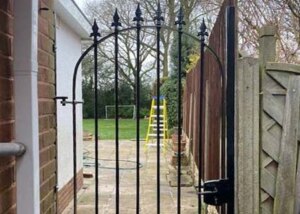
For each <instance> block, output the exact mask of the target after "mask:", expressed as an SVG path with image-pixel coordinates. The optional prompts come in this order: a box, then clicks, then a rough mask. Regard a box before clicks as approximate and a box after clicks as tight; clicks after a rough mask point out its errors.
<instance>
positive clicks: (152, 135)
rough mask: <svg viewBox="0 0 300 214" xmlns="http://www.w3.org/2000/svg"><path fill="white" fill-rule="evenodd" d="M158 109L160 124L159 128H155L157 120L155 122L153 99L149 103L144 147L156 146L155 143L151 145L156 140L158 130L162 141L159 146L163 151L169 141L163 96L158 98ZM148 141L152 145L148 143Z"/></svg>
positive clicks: (155, 113) (165, 104)
mask: <svg viewBox="0 0 300 214" xmlns="http://www.w3.org/2000/svg"><path fill="white" fill-rule="evenodd" d="M159 109H160V112H159V117H160V124H159V127H157V120H156V119H157V97H153V98H152V102H151V109H150V114H149V124H148V131H147V136H146V144H145V147H146V149H147V148H148V146H157V143H153V141H154V140H156V139H157V131H158V130H159V133H160V139H162V144H160V146H163V148H164V151H165V149H166V146H167V143H168V140H169V135H168V114H167V102H166V99H165V98H164V97H163V96H161V97H160V106H159ZM150 140H151V142H152V143H150Z"/></svg>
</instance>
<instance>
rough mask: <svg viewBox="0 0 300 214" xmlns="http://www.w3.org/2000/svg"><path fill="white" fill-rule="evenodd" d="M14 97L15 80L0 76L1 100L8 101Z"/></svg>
mask: <svg viewBox="0 0 300 214" xmlns="http://www.w3.org/2000/svg"><path fill="white" fill-rule="evenodd" d="M12 98H13V81H12V80H9V79H3V78H0V101H6V100H7V101H8V100H11V99H12Z"/></svg>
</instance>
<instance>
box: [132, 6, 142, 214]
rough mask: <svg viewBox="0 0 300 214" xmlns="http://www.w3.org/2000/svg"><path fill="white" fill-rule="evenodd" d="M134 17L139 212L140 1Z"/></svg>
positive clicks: (137, 200) (138, 209)
mask: <svg viewBox="0 0 300 214" xmlns="http://www.w3.org/2000/svg"><path fill="white" fill-rule="evenodd" d="M135 15H136V17H135V18H134V19H133V21H136V27H137V42H136V57H137V59H136V67H137V72H136V213H137V214H138V213H139V212H140V72H141V65H140V64H141V62H140V48H141V22H142V21H144V19H143V18H142V11H141V8H140V3H138V7H137V9H136V12H135Z"/></svg>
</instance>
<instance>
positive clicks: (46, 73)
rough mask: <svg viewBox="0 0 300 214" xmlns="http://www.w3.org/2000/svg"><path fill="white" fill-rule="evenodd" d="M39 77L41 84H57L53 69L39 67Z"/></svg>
mask: <svg viewBox="0 0 300 214" xmlns="http://www.w3.org/2000/svg"><path fill="white" fill-rule="evenodd" d="M38 77H39V81H40V82H47V83H50V84H55V72H54V70H51V69H48V68H45V67H39V73H38Z"/></svg>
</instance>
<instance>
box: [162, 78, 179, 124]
mask: <svg viewBox="0 0 300 214" xmlns="http://www.w3.org/2000/svg"><path fill="white" fill-rule="evenodd" d="M161 94H162V95H163V96H164V97H165V98H166V101H167V111H168V123H169V124H168V125H169V128H172V127H174V126H178V106H177V103H178V79H177V78H176V77H170V78H168V79H167V80H166V81H165V82H164V83H163V85H162V86H161Z"/></svg>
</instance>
